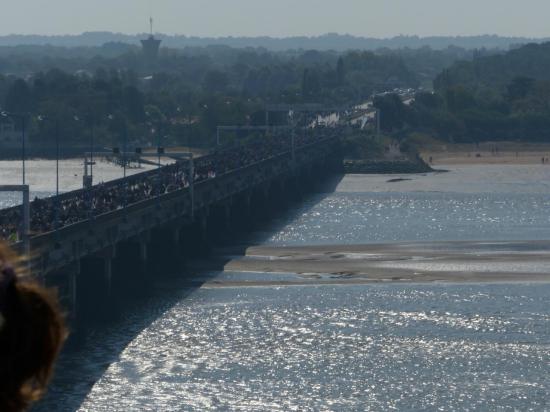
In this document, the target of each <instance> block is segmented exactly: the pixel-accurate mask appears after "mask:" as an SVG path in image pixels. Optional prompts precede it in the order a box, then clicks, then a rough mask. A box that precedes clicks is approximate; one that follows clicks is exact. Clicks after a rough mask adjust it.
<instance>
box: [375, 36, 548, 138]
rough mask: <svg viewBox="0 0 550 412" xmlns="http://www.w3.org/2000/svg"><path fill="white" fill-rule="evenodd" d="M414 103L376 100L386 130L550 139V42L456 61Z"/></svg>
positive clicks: (458, 135) (459, 135)
mask: <svg viewBox="0 0 550 412" xmlns="http://www.w3.org/2000/svg"><path fill="white" fill-rule="evenodd" d="M434 86H435V92H434V93H419V94H417V96H416V99H415V101H414V103H413V104H411V105H410V106H406V105H404V104H403V103H402V102H401V101H400V100H399V99H397V98H396V97H395V96H384V97H379V98H378V99H376V105H377V106H379V107H380V108H381V109H382V111H383V113H385V115H383V122H382V125H383V127H384V128H385V130H387V131H393V132H394V133H402V134H403V135H406V134H407V132H409V131H423V132H426V133H429V134H432V135H434V136H436V137H439V138H443V139H446V140H448V141H454V142H480V141H487V140H525V141H550V43H545V44H541V45H537V44H530V45H527V46H524V47H521V48H518V49H514V50H512V51H509V52H508V53H505V54H499V55H492V56H476V57H475V58H474V59H473V60H472V61H469V62H468V61H463V62H457V63H455V64H454V65H452V66H451V67H450V68H448V69H445V70H444V71H443V72H442V73H441V74H440V75H439V76H438V77H437V78H436V80H435V81H434Z"/></svg>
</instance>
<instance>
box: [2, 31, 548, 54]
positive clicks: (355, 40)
mask: <svg viewBox="0 0 550 412" xmlns="http://www.w3.org/2000/svg"><path fill="white" fill-rule="evenodd" d="M146 36H147V35H146V34H139V35H127V34H121V33H110V32H88V33H82V34H80V35H58V36H40V35H9V36H0V46H15V45H19V44H27V45H54V46H61V47H98V46H101V45H102V44H104V43H112V42H117V43H129V44H135V45H138V44H139V40H140V39H142V38H144V37H146ZM157 37H159V38H161V39H162V40H163V42H164V44H165V45H166V46H167V47H171V48H184V47H207V46H210V45H213V44H214V45H222V46H229V47H236V48H245V47H253V48H257V47H262V48H265V49H267V50H271V51H285V50H290V49H295V50H299V49H302V50H310V49H315V50H324V51H327V50H336V51H340V52H343V51H347V50H370V51H373V50H377V49H381V48H390V49H403V48H411V49H417V48H421V47H425V46H427V47H431V48H433V49H446V48H447V47H449V46H456V47H462V48H465V49H472V50H473V49H483V48H485V49H493V48H498V49H504V50H506V49H508V48H509V47H510V46H511V45H514V44H526V43H529V42H542V41H545V40H544V39H533V38H525V37H502V36H496V35H483V36H455V37H452V36H431V37H419V36H403V35H401V36H396V37H392V38H384V39H381V38H372V37H358V36H351V35H343V34H337V33H328V34H325V35H321V36H312V37H305V36H298V37H286V38H273V37H265V36H264V37H234V36H233V37H218V38H206V37H193V36H183V35H175V36H169V35H164V34H157Z"/></svg>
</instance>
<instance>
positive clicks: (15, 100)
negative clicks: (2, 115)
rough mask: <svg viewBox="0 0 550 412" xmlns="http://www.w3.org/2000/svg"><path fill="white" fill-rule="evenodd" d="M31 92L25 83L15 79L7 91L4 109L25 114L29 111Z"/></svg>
mask: <svg viewBox="0 0 550 412" xmlns="http://www.w3.org/2000/svg"><path fill="white" fill-rule="evenodd" d="M31 101H32V99H31V91H30V89H29V85H28V84H27V82H26V81H24V80H22V79H17V80H16V81H15V82H14V83H13V84H12V85H11V87H10V88H9V89H8V93H7V95H6V105H5V106H6V109H7V110H8V111H10V112H16V113H27V112H30V111H31Z"/></svg>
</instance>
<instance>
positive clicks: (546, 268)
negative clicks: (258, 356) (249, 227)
mask: <svg viewBox="0 0 550 412" xmlns="http://www.w3.org/2000/svg"><path fill="white" fill-rule="evenodd" d="M220 252H221V253H220V254H219V255H218V256H220V257H219V258H218V259H217V260H214V261H209V262H199V263H198V265H199V266H200V267H202V268H209V267H210V268H212V269H213V268H214V267H216V268H219V267H220V266H223V269H224V270H225V271H230V272H254V273H264V274H266V276H265V279H262V278H259V279H258V280H257V281H248V282H238V281H237V282H227V281H215V280H214V281H212V282H207V284H206V286H207V287H208V286H210V287H213V286H215V287H222V286H238V285H249V286H251V285H254V284H257V285H266V284H271V285H303V284H311V283H316V284H349V283H352V284H353V283H372V282H376V283H379V282H401V283H403V282H414V283H417V282H420V283H422V282H475V283H478V282H480V283H485V282H550V241H532V242H436V243H425V242H418V243H416V242H412V243H395V244H380V245H333V246H326V245H322V246H299V247H276V246H254V247H250V248H248V249H246V252H245V254H244V256H241V257H235V256H234V255H233V256H232V255H231V253H233V252H235V251H232V250H231V249H226V250H223V251H220ZM223 253H225V258H223V257H222V256H224V255H223ZM278 273H280V274H289V273H294V274H296V278H295V279H290V280H289V279H287V278H285V279H284V280H278V279H277V274H278Z"/></svg>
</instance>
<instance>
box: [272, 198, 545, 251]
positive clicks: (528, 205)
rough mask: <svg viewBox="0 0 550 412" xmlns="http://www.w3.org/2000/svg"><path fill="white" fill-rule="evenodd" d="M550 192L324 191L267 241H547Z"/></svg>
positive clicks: (275, 243)
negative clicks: (329, 193) (324, 192)
mask: <svg viewBox="0 0 550 412" xmlns="http://www.w3.org/2000/svg"><path fill="white" fill-rule="evenodd" d="M549 210H550V194H515V193H514V194H502V193H481V194H480V193H477V194H465V193H441V192H439V193H434V192H411V193H391V192H390V193H335V194H333V195H330V196H328V197H326V196H324V195H318V196H315V197H314V198H312V199H310V200H309V201H308V202H306V204H305V205H304V206H303V207H302V208H301V210H300V211H299V213H298V214H297V216H296V219H294V220H293V221H292V222H290V223H288V224H285V225H284V227H283V229H282V230H279V231H277V232H276V233H274V234H271V235H270V236H269V239H268V241H267V242H266V243H267V244H274V245H287V246H288V245H303V244H308V245H315V244H329V245H334V244H364V243H391V242H402V241H444V240H448V241H450V240H492V241H495V240H546V239H548V238H549V236H550V213H548V211H549Z"/></svg>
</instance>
